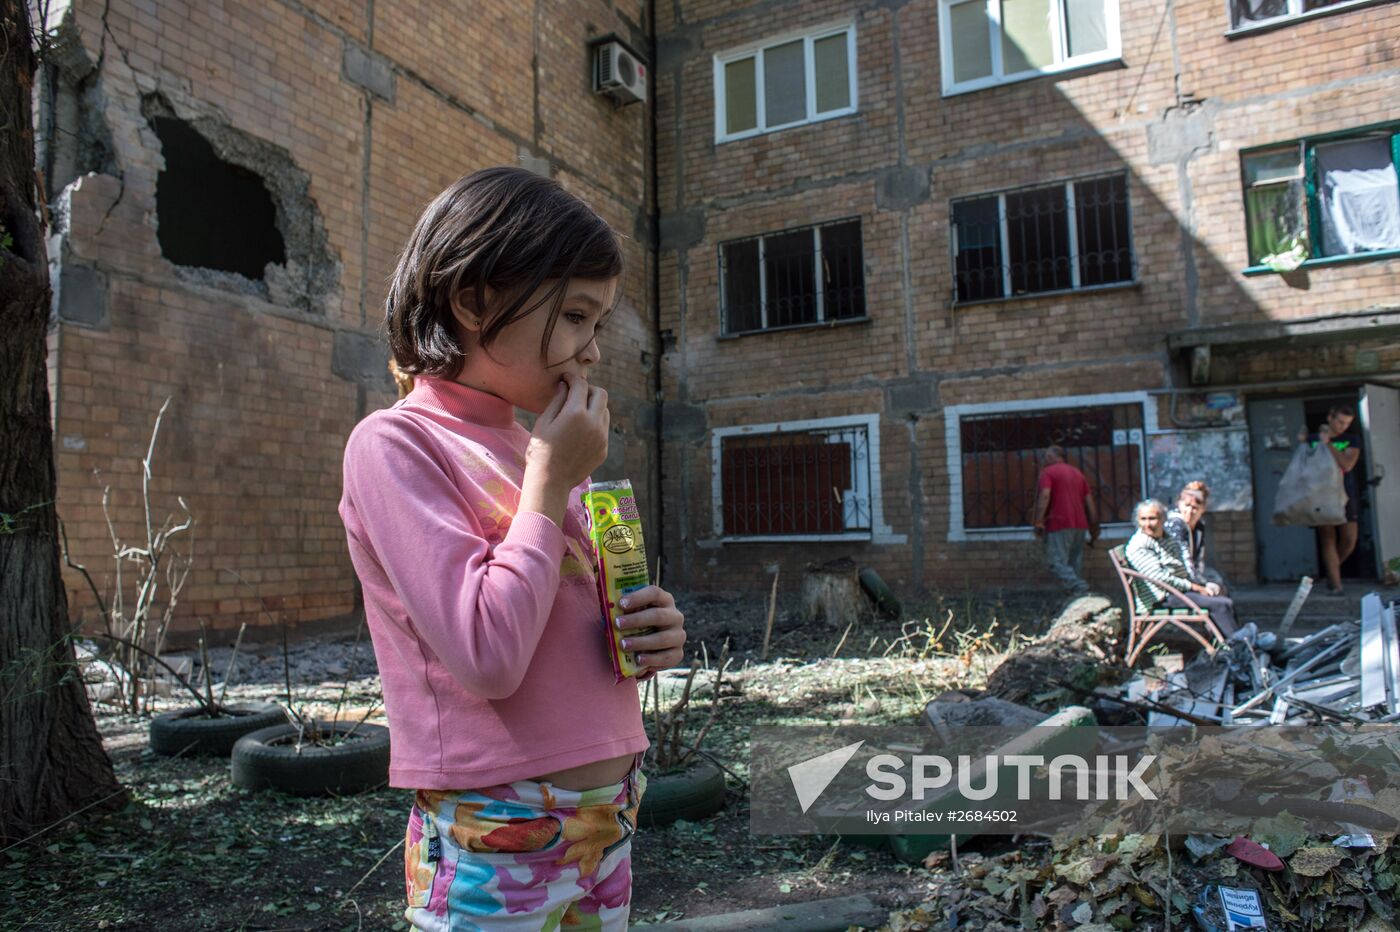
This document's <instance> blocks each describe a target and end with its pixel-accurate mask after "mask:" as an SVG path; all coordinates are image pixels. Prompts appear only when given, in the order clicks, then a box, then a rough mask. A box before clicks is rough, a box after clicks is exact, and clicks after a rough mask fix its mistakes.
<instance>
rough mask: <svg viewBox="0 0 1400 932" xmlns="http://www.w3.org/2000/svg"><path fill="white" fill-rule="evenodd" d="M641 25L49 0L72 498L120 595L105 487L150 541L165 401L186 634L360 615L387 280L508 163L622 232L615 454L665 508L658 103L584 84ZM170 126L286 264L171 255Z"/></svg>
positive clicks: (50, 124) (62, 472) (57, 276)
mask: <svg viewBox="0 0 1400 932" xmlns="http://www.w3.org/2000/svg"><path fill="white" fill-rule="evenodd" d="M643 14H644V10H643V4H642V3H641V2H640V0H631V2H605V0H577V2H575V0H569V2H566V3H560V4H533V5H527V4H518V3H512V2H505V0H486V2H478V3H472V4H470V5H464V4H430V5H423V4H416V3H410V2H408V0H363V2H351V0H307V2H300V0H273V2H252V0H233V2H229V3H224V4H217V5H216V4H207V3H198V2H181V0H172V2H166V0H161V2H160V3H155V2H151V0H110V2H109V0H96V2H91V0H76V2H72V3H64V4H54V5H53V6H52V8H51V11H50V21H49V28H50V32H51V35H52V37H53V42H54V49H55V52H54V55H53V56H51V58H50V63H49V65H48V67H47V68H46V70H45V73H44V75H43V81H42V86H41V89H40V93H41V99H42V103H43V106H42V107H41V113H42V116H41V121H42V125H41V127H40V129H41V132H40V139H41V143H40V151H39V161H40V168H41V170H42V171H43V172H44V175H45V178H46V181H47V183H48V185H49V189H50V190H49V193H50V199H51V207H52V214H53V237H52V244H51V261H52V263H53V266H54V282H55V290H56V300H55V312H56V313H55V321H54V329H53V332H52V334H51V337H50V341H49V343H50V364H51V367H50V378H51V383H52V384H51V391H52V394H53V397H54V418H55V431H56V436H57V443H56V447H57V462H58V470H59V513H60V515H61V517H62V518H63V520H64V522H65V525H66V527H67V531H68V539H69V543H70V545H71V548H72V553H73V558H74V560H75V561H77V562H79V563H82V564H85V565H86V566H87V567H88V568H89V570H90V571H92V572H93V573H94V575H95V576H96V577H97V578H98V582H99V585H101V586H104V587H105V585H106V584H107V580H108V579H109V578H110V574H111V565H112V563H111V552H110V551H111V547H110V542H109V537H108V531H107V524H106V519H105V517H104V514H103V510H102V494H103V487H104V486H110V487H111V506H110V508H111V513H112V516H113V518H114V519H115V526H116V530H117V531H118V533H119V534H120V535H121V536H122V537H123V538H124V539H127V540H129V541H136V540H138V539H141V540H144V526H143V524H142V512H141V494H140V489H141V476H140V460H141V457H142V456H143V455H144V453H145V449H146V444H147V441H148V439H149V435H150V429H151V425H152V422H153V420H154V418H155V414H156V412H157V411H158V409H159V408H160V405H161V402H162V401H163V400H164V399H165V398H166V397H167V396H169V397H171V398H172V402H171V409H170V412H169V413H168V414H167V415H166V418H165V420H164V422H163V425H162V429H161V436H160V441H159V444H158V446H157V448H156V451H155V458H154V463H153V481H152V486H151V489H152V499H153V503H154V506H155V509H156V520H159V519H160V518H161V517H163V516H164V514H165V513H166V512H167V511H169V510H171V509H174V508H176V507H177V506H176V501H175V498H176V496H182V497H183V498H184V499H185V501H186V502H188V504H189V507H190V510H191V512H193V514H194V515H195V517H196V519H197V522H198V524H197V525H196V527H195V531H194V535H193V547H192V549H193V557H194V565H193V570H192V573H191V576H190V580H189V582H188V584H187V586H186V588H185V590H184V593H183V595H182V597H181V600H180V604H179V606H178V608H177V612H176V619H177V620H176V635H175V636H174V637H175V640H176V641H177V642H178V641H180V640H181V639H182V638H183V639H184V640H188V639H189V637H190V636H191V632H194V631H197V628H198V620H200V619H203V620H205V621H207V622H208V623H209V624H210V626H211V627H212V628H213V629H214V631H215V632H216V633H217V632H227V631H231V630H236V628H237V627H238V625H239V624H240V623H243V622H247V623H248V624H249V625H250V628H251V629H253V633H252V634H251V635H250V637H253V638H255V639H259V638H268V637H272V636H274V633H273V632H272V631H267V630H263V631H261V632H260V631H259V630H258V629H257V627H256V626H259V625H262V626H266V625H268V624H269V623H272V622H275V621H276V620H280V619H282V618H285V619H286V620H287V622H288V623H289V624H290V625H292V626H293V627H295V628H300V629H304V630H309V629H313V628H316V627H324V626H345V625H350V624H353V619H354V618H355V617H356V614H357V612H358V608H359V606H358V603H357V598H358V597H357V592H356V583H355V579H354V574H353V570H352V568H351V565H350V562H349V559H348V556H347V554H346V552H345V544H344V530H343V528H342V527H341V524H340V520H339V517H338V515H337V513H336V505H337V503H338V501H339V496H340V462H341V452H342V449H343V446H344V442H345V438H346V437H347V436H348V434H349V432H350V430H351V429H352V428H353V427H354V425H355V424H356V423H357V422H358V420H359V419H360V418H362V417H363V416H364V415H365V414H366V413H368V412H369V411H371V410H374V409H376V408H379V407H383V406H385V405H388V404H390V403H391V402H392V401H393V399H394V394H393V391H392V385H391V383H390V381H389V379H388V376H387V373H386V370H385V365H386V362H387V349H386V348H385V346H384V344H383V342H382V340H381V339H380V336H379V334H378V325H379V319H380V317H381V303H382V300H383V296H384V290H385V285H386V280H387V277H388V275H389V274H390V272H391V271H392V268H393V263H394V260H395V258H396V255H397V251H398V249H399V247H400V246H401V245H402V243H403V241H404V239H405V238H406V236H407V234H408V232H409V230H410V228H411V226H412V224H413V222H414V220H415V219H416V218H417V216H418V213H419V212H420V211H421V209H422V207H423V206H424V205H425V204H426V203H427V201H428V200H429V199H431V197H432V196H433V195H435V194H436V193H437V192H438V191H439V190H441V189H442V188H443V187H444V186H446V185H447V184H449V183H450V182H451V181H453V180H454V179H456V178H457V177H459V176H461V175H463V174H465V173H467V172H469V171H471V170H473V169H476V168H480V167H484V166H488V165H498V164H521V163H524V164H528V165H529V166H531V167H532V168H534V169H535V170H543V171H547V172H550V173H552V174H553V175H554V176H555V177H557V178H558V179H560V181H561V182H562V183H563V184H564V185H565V186H566V187H568V188H569V189H571V190H573V191H575V192H577V193H579V194H581V195H582V196H584V197H585V198H586V199H588V200H589V201H590V202H591V203H592V204H593V205H594V206H595V207H596V208H597V209H598V211H599V212H600V213H601V214H602V215H603V216H604V217H605V218H606V219H607V220H608V221H609V222H611V223H612V224H613V225H614V226H615V227H616V228H617V229H618V230H619V231H621V232H622V233H623V234H624V235H625V236H626V237H627V238H626V239H625V250H626V262H627V275H626V281H625V284H624V288H623V296H622V301H621V306H620V307H619V309H618V312H617V313H616V314H615V315H614V317H613V321H612V323H611V324H610V326H609V328H608V331H607V332H606V336H605V337H604V340H603V354H604V363H603V366H602V368H603V370H604V375H603V376H602V377H601V378H602V380H603V381H604V382H605V384H607V385H608V387H609V389H610V391H611V393H612V398H613V399H614V405H613V406H614V418H613V424H614V441H615V442H614V449H613V450H612V453H611V455H610V457H609V463H608V467H609V469H611V470H613V471H614V472H613V475H615V476H617V477H621V476H627V477H630V478H631V479H632V480H633V482H634V484H635V485H637V486H638V488H639V493H640V495H639V497H641V498H642V499H643V500H644V501H646V502H655V501H656V500H657V499H658V498H659V492H658V491H657V490H655V489H654V488H653V487H652V476H653V474H654V470H655V466H656V464H655V457H654V450H655V445H654V441H653V438H652V433H653V427H652V424H653V421H654V417H653V411H652V409H653V387H652V380H653V378H654V372H653V366H654V359H655V358H656V347H655V346H654V341H655V337H654V329H655V328H654V326H653V324H652V317H653V311H652V307H651V305H650V302H649V298H648V295H649V288H648V284H647V283H648V280H649V276H650V270H651V267H652V266H651V263H652V257H651V256H650V254H649V250H648V248H647V245H648V241H647V240H646V239H645V238H638V237H635V236H632V235H631V234H632V233H633V231H634V230H637V229H639V228H642V227H644V226H645V224H644V222H640V221H639V218H642V220H643V221H644V218H645V217H647V216H648V213H649V211H648V207H647V196H648V192H647V167H648V166H647V162H646V156H647V152H646V146H645V119H646V116H645V113H644V111H643V109H642V108H641V107H639V106H633V107H626V108H619V107H616V106H614V104H613V103H612V102H611V101H609V100H607V99H604V98H598V97H595V96H594V95H593V94H592V93H591V92H590V88H589V84H588V75H589V72H588V47H587V44H588V42H589V41H590V40H591V39H593V38H596V37H597V36H600V35H604V34H607V33H617V34H619V35H625V36H632V37H636V36H638V35H645V32H646V30H645V24H644V23H643V21H642V17H643ZM156 119H173V120H178V121H181V123H182V124H183V125H185V126H187V127H191V128H193V129H194V130H195V131H196V132H198V133H199V134H200V136H201V137H203V139H204V140H206V141H207V142H208V143H209V144H210V145H211V146H212V148H213V150H214V153H215V155H216V156H217V157H218V158H219V159H220V160H222V161H223V162H225V163H227V164H228V165H230V166H233V170H236V171H239V172H247V173H251V174H252V175H254V176H256V177H257V178H258V179H260V180H261V181H262V183H263V185H264V187H265V188H266V189H267V191H268V194H269V197H270V198H271V200H272V202H273V205H274V211H275V222H276V226H277V230H278V233H279V235H280V236H281V238H282V239H283V240H284V241H285V258H284V259H283V260H282V261H280V262H271V263H269V264H268V265H266V266H265V268H264V274H263V275H262V276H261V277H258V278H249V277H245V276H243V275H238V274H234V273H229V272H220V271H216V270H210V269H204V268H195V267H188V266H178V265H174V264H172V263H171V262H169V261H167V259H166V258H165V257H164V256H163V255H162V252H161V248H160V242H159V236H158V233H159V229H158V227H159V220H160V214H159V210H158V206H159V205H158V203H157V199H156V192H157V187H158V183H159V177H160V172H161V170H162V168H163V167H164V165H165V161H164V160H165V157H166V154H165V153H163V152H162V146H161V142H160V139H159V137H158V136H157V134H156V132H155V129H154V125H153V122H152V121H154V120H156ZM204 222H206V223H208V224H209V225H211V226H215V227H218V226H219V224H220V217H219V216H208V217H206V218H204ZM424 545H425V546H431V545H432V544H431V542H430V541H425V542H424ZM225 568H227V569H229V570H233V571H235V572H237V573H238V574H239V575H240V576H242V577H243V578H244V579H246V580H247V581H248V583H249V584H250V585H248V586H245V585H243V584H241V583H240V582H238V580H237V579H235V578H233V577H232V576H231V575H230V574H228V573H225V572H222V571H223V570H224V569H225ZM67 582H68V586H69V600H70V605H71V606H72V608H73V611H74V613H75V614H82V615H83V616H84V617H85V618H86V619H87V620H88V621H89V622H92V621H94V620H95V608H94V603H93V599H92V596H91V595H90V593H88V591H87V589H86V586H85V585H84V584H83V583H82V580H81V577H80V576H78V575H77V574H75V573H70V575H69V577H68V579H67ZM264 608H265V609H266V610H267V612H264ZM268 613H270V615H271V618H269V616H268Z"/></svg>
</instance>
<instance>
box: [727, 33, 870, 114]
mask: <svg viewBox="0 0 1400 932" xmlns="http://www.w3.org/2000/svg"><path fill="white" fill-rule="evenodd" d="M855 40H856V31H855V27H854V26H849V25H847V26H841V27H836V28H829V29H824V30H820V31H816V32H811V33H807V34H798V35H788V36H784V37H782V38H779V39H770V40H767V41H765V42H763V43H761V44H757V45H753V46H747V47H744V48H741V49H734V50H731V51H729V52H725V53H723V54H720V55H716V56H715V139H716V140H717V141H719V142H728V141H730V140H733V139H744V138H747V137H749V136H756V135H758V134H760V133H769V132H772V131H774V130H779V129H787V128H788V127H791V126H801V125H803V124H804V123H814V122H816V121H818V120H829V119H832V118H833V117H839V116H844V115H846V114H848V113H854V112H855V111H856V45H855Z"/></svg>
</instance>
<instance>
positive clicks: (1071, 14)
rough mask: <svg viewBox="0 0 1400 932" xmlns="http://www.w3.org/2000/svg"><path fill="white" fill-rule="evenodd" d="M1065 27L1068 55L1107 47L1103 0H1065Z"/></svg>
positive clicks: (1085, 53) (1099, 50) (1076, 54)
mask: <svg viewBox="0 0 1400 932" xmlns="http://www.w3.org/2000/svg"><path fill="white" fill-rule="evenodd" d="M1065 29H1066V31H1067V32H1068V33H1069V35H1068V36H1067V37H1066V38H1067V39H1068V40H1069V42H1068V46H1069V57H1070V58H1075V57H1077V56H1079V55H1092V54H1093V53H1095V52H1102V51H1105V50H1106V49H1107V48H1108V24H1107V23H1106V22H1104V12H1103V0H1065Z"/></svg>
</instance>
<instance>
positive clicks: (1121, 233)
mask: <svg viewBox="0 0 1400 932" xmlns="http://www.w3.org/2000/svg"><path fill="white" fill-rule="evenodd" d="M952 207H953V278H954V288H955V300H957V301H959V302H967V301H985V300H989V299H993V298H1004V297H1009V296H1016V295H1025V294H1037V293H1043V292H1048V291H1069V290H1073V289H1078V288H1092V287H1095V286H1098V285H1107V284H1113V283H1115V282H1127V281H1132V280H1133V275H1134V269H1133V248H1132V229H1131V221H1130V215H1129V211H1128V179H1127V175H1124V174H1115V175H1104V176H1100V177H1096V178H1087V179H1082V180H1079V181H1071V182H1067V183H1065V184H1056V185H1047V186H1043V187H1038V188H1028V189H1024V190H1019V191H1008V192H1006V193H1003V194H993V195H988V196H985V197H976V198H966V199H963V200H959V201H954V202H953V205H952Z"/></svg>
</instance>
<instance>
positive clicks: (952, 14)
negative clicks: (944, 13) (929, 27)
mask: <svg viewBox="0 0 1400 932" xmlns="http://www.w3.org/2000/svg"><path fill="white" fill-rule="evenodd" d="M948 16H949V21H948V32H949V34H950V35H951V36H952V39H953V42H952V45H953V81H954V82H955V83H957V84H961V83H962V82H964V81H974V80H976V79H977V78H985V77H987V76H988V75H990V74H991V73H992V38H991V27H990V26H989V25H988V22H987V4H986V3H985V2H983V0H971V2H969V3H959V4H956V5H954V6H951V7H949V8H948Z"/></svg>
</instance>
